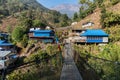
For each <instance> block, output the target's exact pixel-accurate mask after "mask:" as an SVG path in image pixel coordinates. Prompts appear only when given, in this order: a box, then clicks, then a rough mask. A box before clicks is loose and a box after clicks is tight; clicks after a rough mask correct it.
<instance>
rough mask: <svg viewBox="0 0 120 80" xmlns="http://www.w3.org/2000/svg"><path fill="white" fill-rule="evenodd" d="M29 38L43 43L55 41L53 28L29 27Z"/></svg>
mask: <svg viewBox="0 0 120 80" xmlns="http://www.w3.org/2000/svg"><path fill="white" fill-rule="evenodd" d="M29 38H30V39H32V40H38V41H40V42H44V43H53V42H55V32H54V31H53V30H40V29H30V31H29Z"/></svg>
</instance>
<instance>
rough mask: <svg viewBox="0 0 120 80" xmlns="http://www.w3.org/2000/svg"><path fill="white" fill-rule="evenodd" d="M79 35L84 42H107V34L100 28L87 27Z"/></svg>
mask: <svg viewBox="0 0 120 80" xmlns="http://www.w3.org/2000/svg"><path fill="white" fill-rule="evenodd" d="M80 36H81V37H84V39H85V42H86V43H107V42H108V36H109V35H108V34H107V33H105V32H104V31H103V30H101V29H87V30H86V31H84V32H83V33H82V34H81V35H80Z"/></svg>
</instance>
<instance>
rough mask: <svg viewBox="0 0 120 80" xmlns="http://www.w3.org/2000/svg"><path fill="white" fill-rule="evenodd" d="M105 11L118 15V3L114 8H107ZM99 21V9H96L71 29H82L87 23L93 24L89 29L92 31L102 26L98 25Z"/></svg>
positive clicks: (119, 5) (119, 10)
mask: <svg viewBox="0 0 120 80" xmlns="http://www.w3.org/2000/svg"><path fill="white" fill-rule="evenodd" d="M106 10H107V11H108V12H114V13H116V14H120V3H117V4H116V5H114V6H110V7H107V8H106ZM100 19H101V9H100V8H96V9H95V10H94V12H93V13H92V14H90V15H88V16H87V17H85V18H84V19H82V20H81V21H79V22H78V23H77V24H76V25H73V29H82V24H84V23H87V22H93V23H94V26H91V27H90V28H92V29H101V28H102V25H101V23H100Z"/></svg>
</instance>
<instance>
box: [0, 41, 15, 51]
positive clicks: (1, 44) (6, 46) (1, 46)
mask: <svg viewBox="0 0 120 80" xmlns="http://www.w3.org/2000/svg"><path fill="white" fill-rule="evenodd" d="M13 47H14V45H13V44H12V43H9V42H7V41H6V40H0V50H10V49H11V48H13Z"/></svg>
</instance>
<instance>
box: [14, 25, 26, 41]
mask: <svg viewBox="0 0 120 80" xmlns="http://www.w3.org/2000/svg"><path fill="white" fill-rule="evenodd" d="M24 34H25V28H24V27H21V26H17V27H16V28H15V29H14V30H13V32H12V39H13V41H15V42H20V41H21V40H23V36H24Z"/></svg>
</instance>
